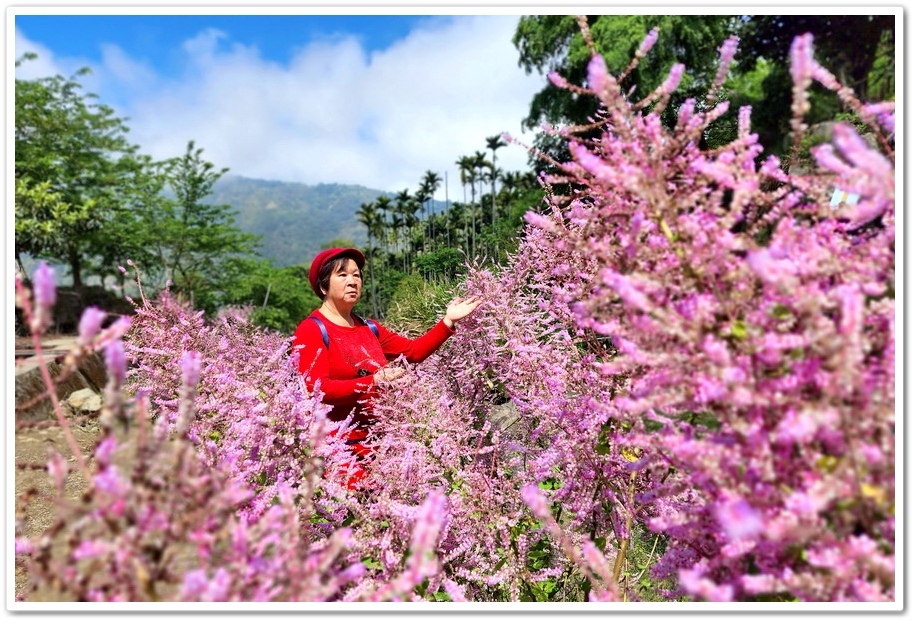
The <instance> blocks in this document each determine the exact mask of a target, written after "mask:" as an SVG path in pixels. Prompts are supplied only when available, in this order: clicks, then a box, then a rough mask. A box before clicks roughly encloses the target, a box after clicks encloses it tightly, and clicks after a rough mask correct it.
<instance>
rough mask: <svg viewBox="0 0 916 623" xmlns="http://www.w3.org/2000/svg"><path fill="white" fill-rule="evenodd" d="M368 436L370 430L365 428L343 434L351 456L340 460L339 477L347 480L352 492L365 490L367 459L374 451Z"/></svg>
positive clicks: (358, 427) (348, 487) (359, 427)
mask: <svg viewBox="0 0 916 623" xmlns="http://www.w3.org/2000/svg"><path fill="white" fill-rule="evenodd" d="M330 434H332V435H336V434H337V431H332V432H331V433H330ZM368 436H369V429H368V428H367V427H363V426H357V427H356V428H354V429H352V430H350V431H347V432H346V433H344V434H343V439H344V443H346V445H347V450H348V451H349V454H350V455H351V456H346V457H341V458H340V462H339V467H338V468H337V476H338V478H340V479H341V480H342V479H344V478H346V487H347V489H349V490H350V491H355V490H357V489H361V488H363V485H364V483H363V479H365V477H366V475H367V474H368V470H367V469H366V459H368V458H369V456H370V455H371V454H372V450H373V447H372V446H371V445H370V444H369V443H367V441H366V440H367V438H368ZM351 470H352V471H351ZM348 474H349V475H348ZM325 475H327V473H325Z"/></svg>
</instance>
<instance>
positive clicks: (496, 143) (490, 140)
mask: <svg viewBox="0 0 916 623" xmlns="http://www.w3.org/2000/svg"><path fill="white" fill-rule="evenodd" d="M506 145H508V143H506V141H504V140H503V137H502V136H501V135H499V134H497V135H496V136H488V137H487V149H489V150H490V151H491V152H492V153H493V162H492V170H491V171H490V217H491V221H490V224H491V225H493V226H496V179H497V178H498V177H499V176H498V175H497V171H498V169H497V168H496V150H497V149H499V148H501V147H505V146H506Z"/></svg>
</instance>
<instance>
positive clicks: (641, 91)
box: [512, 15, 735, 168]
mask: <svg viewBox="0 0 916 623" xmlns="http://www.w3.org/2000/svg"><path fill="white" fill-rule="evenodd" d="M587 21H588V25H589V30H590V32H591V36H592V39H593V41H594V44H595V48H596V51H597V52H598V53H599V54H601V55H602V56H603V57H604V59H605V62H606V63H607V64H608V68H609V69H610V71H611V73H613V74H619V73H621V72H623V71H624V70H625V69H626V68H627V67H628V65H629V63H630V59H632V58H633V56H634V53H635V51H636V50H637V48H638V47H639V45H640V44H641V43H642V41H643V40H644V39H645V37H646V35H647V34H648V33H649V32H650V31H651V30H652V29H653V28H655V27H658V28H659V36H658V41H657V43H656V44H655V47H654V48H653V50H652V53H651V54H650V55H649V56H648V57H646V58H644V59H643V60H642V62H641V63H640V64H639V65H638V66H637V67H636V68H635V69H634V70H633V71H631V72H630V74H629V75H628V76H627V78H626V79H625V80H624V82H623V86H624V88H628V87H634V88H635V91H634V94H633V97H634V98H635V99H639V98H642V97H644V96H645V95H647V94H648V92H649V91H648V89H651V88H654V86H655V85H658V84H661V83H662V82H663V81H664V80H665V78H666V77H667V75H668V72H669V70H670V69H671V66H672V65H673V64H674V63H677V62H679V63H683V64H684V65H686V68H687V73H686V74H685V76H684V78H683V79H682V81H681V85H680V86H679V88H678V91H677V94H676V95H677V97H675V98H673V99H672V101H671V103H670V104H669V109H676V107H677V106H678V105H680V103H681V102H683V100H684V99H685V98H687V97H693V96H697V95H699V94H702V93H705V91H706V89H707V87H708V86H709V84H711V81H712V79H713V77H714V76H715V72H716V69H717V67H718V65H717V58H718V55H717V49H718V46H719V44H721V43H722V41H723V40H725V38H726V37H727V36H728V34H729V33H730V31H731V30H732V28H733V25H734V22H735V17H734V16H728V15H591V16H588V18H587ZM512 42H513V44H514V45H515V47H516V48H517V49H518V51H519V64H520V65H521V66H522V67H523V68H524V69H525V71H526V72H528V73H531V72H532V71H537V72H539V73H541V74H545V75H546V74H547V73H548V72H552V71H553V72H557V73H559V74H560V75H561V76H562V77H563V78H565V79H566V80H567V81H569V82H570V83H572V84H582V83H584V81H585V79H586V68H587V66H588V62H589V60H590V59H591V57H592V52H591V50H590V49H589V48H588V46H587V45H586V42H585V39H584V38H583V36H582V33H581V30H580V28H579V24H578V23H577V21H576V19H575V17H574V16H569V15H527V16H524V17H522V18H521V19H520V20H519V24H518V26H517V28H516V32H515V35H514V36H513V40H512ZM597 104H598V102H597V101H596V100H595V99H594V98H591V97H584V96H579V95H575V96H574V95H573V94H571V93H570V92H569V91H567V90H565V89H558V88H556V87H554V86H553V85H547V86H545V87H544V89H542V90H541V91H540V92H538V93H537V94H535V96H534V98H533V99H532V101H531V107H530V110H529V114H528V116H527V117H526V118H525V120H524V125H525V126H526V127H528V128H532V129H533V128H537V127H539V126H540V125H541V124H542V123H544V122H546V123H550V124H567V123H569V124H585V123H587V122H588V120H589V119H590V118H591V117H592V115H593V114H594V111H595V109H596V108H597ZM536 144H537V145H538V147H539V148H541V149H543V150H544V151H545V152H546V153H549V154H552V155H554V156H555V157H558V158H561V159H566V158H565V156H566V151H565V144H563V143H562V142H559V141H556V140H551V139H550V138H542V137H538V139H537V140H536ZM532 164H534V165H535V166H536V167H538V168H542V167H544V165H543V164H542V163H541V162H538V161H532Z"/></svg>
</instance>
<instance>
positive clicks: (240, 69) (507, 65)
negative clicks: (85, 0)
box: [17, 15, 544, 200]
mask: <svg viewBox="0 0 916 623" xmlns="http://www.w3.org/2000/svg"><path fill="white" fill-rule="evenodd" d="M517 21H518V18H517V17H514V16H502V15H499V16H461V17H456V18H453V19H444V18H431V19H430V20H429V21H428V22H426V23H425V24H424V26H423V27H421V28H418V29H415V30H414V31H413V32H412V33H411V34H410V35H409V36H408V37H407V38H406V39H404V40H402V41H399V42H397V43H396V44H395V45H393V46H392V47H390V48H389V49H387V50H383V51H380V52H375V53H373V54H371V55H370V54H368V53H367V52H366V51H365V50H364V49H363V47H362V46H361V45H360V43H359V41H358V40H357V39H356V38H354V37H336V38H328V39H324V40H315V41H312V42H305V41H303V45H302V47H300V48H299V49H298V51H297V53H296V55H295V56H294V57H293V58H292V59H291V60H290V62H289V63H288V64H286V65H282V66H281V65H279V64H277V63H276V62H272V61H268V60H265V59H264V58H262V57H261V56H260V55H259V54H258V51H257V50H256V49H255V48H251V47H246V46H243V45H240V44H238V43H237V42H233V41H228V40H227V39H226V36H225V35H224V34H223V33H221V32H219V31H214V30H208V31H203V32H201V33H199V34H198V35H197V36H196V37H195V38H193V39H191V40H188V41H186V42H185V44H184V45H183V52H184V54H185V55H186V59H187V65H186V66H185V70H184V72H183V73H182V74H181V75H179V76H162V75H158V76H156V75H154V73H153V72H154V69H153V68H150V67H148V66H146V65H145V64H143V63H141V62H140V61H136V60H132V59H130V58H128V57H127V55H126V54H124V52H123V51H121V50H118V49H116V48H114V46H106V48H105V55H104V57H103V58H104V61H103V67H101V68H96V69H95V71H97V72H101V73H102V74H103V78H102V79H101V80H100V82H101V84H102V85H106V84H107V85H109V86H111V83H113V82H117V92H118V95H119V97H118V100H119V101H120V102H123V105H122V106H121V107H119V106H117V105H115V104H113V105H115V107H116V109H117V111H118V114H119V115H122V116H126V117H128V118H129V122H128V126H129V127H130V128H131V133H130V138H131V141H132V142H135V143H137V144H139V145H140V146H141V150H142V151H144V152H145V153H148V154H150V155H152V156H153V157H155V158H166V157H171V156H178V155H180V154H181V153H183V151H184V149H185V146H186V144H187V142H188V141H189V140H194V141H195V143H196V145H197V146H198V147H201V148H203V150H204V154H203V156H204V158H206V159H207V160H209V161H210V162H212V163H213V164H214V165H216V166H217V167H220V168H221V167H228V168H229V169H230V173H234V174H237V175H243V176H246V177H253V178H261V179H271V180H280V181H293V182H302V183H306V184H318V183H346V184H360V185H364V186H368V187H370V188H376V189H379V190H386V191H398V190H402V189H404V188H409V189H410V190H411V191H413V190H416V188H417V186H418V185H419V182H420V180H421V178H422V177H423V175H424V174H425V172H426V171H427V170H433V171H436V172H438V173H439V175H440V177H442V176H444V175H447V176H448V179H449V193H450V198H451V199H453V200H454V199H455V198H457V197H458V196H459V194H460V185H459V182H458V169H457V167H456V166H455V161H456V160H458V158H459V157H461V156H464V155H471V154H473V153H474V152H475V151H484V152H487V149H486V137H488V136H493V135H496V134H500V133H502V132H509V133H510V134H512V135H514V136H518V137H520V138H523V139H524V140H525V141H526V142H529V143H530V142H531V141H532V140H533V138H532V135H531V134H530V133H529V134H523V133H522V131H521V120H522V118H523V117H524V116H525V115H526V114H527V112H528V106H529V103H530V101H531V98H532V96H533V95H534V93H535V92H536V91H538V90H539V89H540V88H541V87H542V86H543V83H544V81H543V78H541V77H540V76H537V75H535V76H526V75H525V73H524V71H523V70H522V69H521V68H520V67H518V52H517V50H516V49H515V48H514V46H513V45H512V43H511V39H512V35H513V33H514V31H515V26H516V24H517ZM18 49H21V48H19V45H18V40H17V50H18ZM48 58H49V59H52V58H53V56H50V55H49V56H48ZM100 95H101V96H102V101H103V102H106V95H105V93H104V92H100ZM497 158H498V165H499V166H500V168H503V169H506V170H523V169H527V154H526V153H525V150H524V149H523V148H522V147H520V146H516V145H511V146H508V147H504V148H502V149H501V150H500V151H499V152H498V153H497ZM444 192H445V191H444V189H440V191H439V193H438V194H437V198H444Z"/></svg>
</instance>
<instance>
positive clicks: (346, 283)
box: [325, 258, 363, 305]
mask: <svg viewBox="0 0 916 623" xmlns="http://www.w3.org/2000/svg"><path fill="white" fill-rule="evenodd" d="M362 292H363V278H362V273H361V272H360V270H359V266H357V265H356V262H355V261H353V260H352V259H350V258H346V259H345V260H344V261H343V262H340V263H339V265H338V266H337V267H336V268H334V269H333V270H332V271H331V278H330V280H329V281H328V294H327V296H326V297H325V298H327V299H330V300H332V301H334V302H335V303H343V304H346V305H356V302H357V301H359V296H360V294H362Z"/></svg>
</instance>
